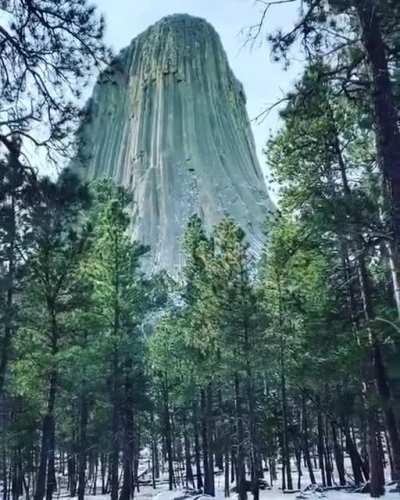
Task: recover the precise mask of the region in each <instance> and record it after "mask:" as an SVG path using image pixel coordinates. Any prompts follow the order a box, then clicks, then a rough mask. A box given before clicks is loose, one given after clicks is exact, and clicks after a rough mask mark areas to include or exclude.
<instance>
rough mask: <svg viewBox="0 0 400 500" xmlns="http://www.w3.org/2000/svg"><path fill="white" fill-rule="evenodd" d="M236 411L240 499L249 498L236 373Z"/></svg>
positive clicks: (240, 403)
mask: <svg viewBox="0 0 400 500" xmlns="http://www.w3.org/2000/svg"><path fill="white" fill-rule="evenodd" d="M234 384H235V413H236V488H237V493H238V500H246V499H247V489H246V468H245V455H244V449H243V446H244V429H243V415H242V398H241V394H240V382H239V376H238V375H237V374H235V377H234Z"/></svg>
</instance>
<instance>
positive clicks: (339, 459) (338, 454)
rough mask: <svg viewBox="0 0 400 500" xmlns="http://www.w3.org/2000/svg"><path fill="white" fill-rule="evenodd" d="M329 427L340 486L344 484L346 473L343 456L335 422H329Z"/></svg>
mask: <svg viewBox="0 0 400 500" xmlns="http://www.w3.org/2000/svg"><path fill="white" fill-rule="evenodd" d="M331 428H332V440H333V453H334V456H335V462H336V469H337V471H338V476H339V483H340V486H345V484H346V475H345V469H344V456H343V450H342V448H341V446H340V444H339V441H338V437H337V430H336V423H335V422H331Z"/></svg>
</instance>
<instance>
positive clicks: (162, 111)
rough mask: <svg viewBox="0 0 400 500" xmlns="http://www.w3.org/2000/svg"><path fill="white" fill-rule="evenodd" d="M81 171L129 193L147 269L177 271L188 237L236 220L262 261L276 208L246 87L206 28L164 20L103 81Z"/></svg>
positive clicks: (86, 127)
mask: <svg viewBox="0 0 400 500" xmlns="http://www.w3.org/2000/svg"><path fill="white" fill-rule="evenodd" d="M79 139H80V153H81V154H80V155H78V158H81V159H80V160H79V159H78V160H77V161H76V164H77V167H78V168H79V170H80V172H82V175H83V176H84V177H85V178H87V179H93V178H104V177H107V178H112V179H113V180H114V181H115V182H116V183H119V184H121V185H123V186H124V187H125V188H126V189H128V190H129V191H131V192H132V194H133V199H134V203H133V205H132V208H131V220H132V222H131V230H132V234H133V236H134V237H135V238H137V239H139V240H140V241H141V242H143V243H145V244H146V245H149V246H150V248H151V252H150V253H151V257H150V259H151V263H150V265H151V269H153V270H160V269H167V270H168V271H170V272H172V273H174V274H175V273H176V272H177V271H179V268H180V267H181V266H182V263H183V259H182V253H181V243H182V236H183V232H184V230H185V227H186V224H187V221H188V218H189V217H190V216H191V215H193V214H194V213H197V214H199V215H200V217H201V218H202V219H203V221H204V223H205V226H206V227H211V226H212V225H214V224H215V223H217V222H218V221H219V220H220V219H221V218H222V217H223V216H224V215H230V216H231V217H232V218H233V219H235V220H236V221H237V223H238V224H239V225H240V226H241V227H242V229H243V230H244V231H245V232H246V234H247V237H248V241H249V243H250V245H251V248H252V249H253V251H254V252H255V253H258V252H259V251H260V248H261V244H262V240H263V224H264V220H265V217H266V215H267V212H268V210H269V209H270V208H271V207H272V204H271V202H270V200H269V197H268V194H267V191H266V186H265V183H264V179H263V175H262V173H261V168H260V165H259V163H258V160H257V155H256V150H255V145H254V139H253V135H252V132H251V127H250V123H249V119H248V116H247V112H246V99H245V94H244V91H243V88H242V85H241V84H240V83H239V82H238V80H237V79H236V78H235V76H234V74H233V73H232V70H231V69H230V67H229V64H228V60H227V57H226V54H225V51H224V49H223V47H222V44H221V41H220V38H219V36H218V34H217V33H216V31H215V30H214V28H213V27H212V26H211V25H210V24H209V23H208V22H206V21H205V20H203V19H199V18H196V17H191V16H189V15H173V16H168V17H166V18H164V19H161V21H159V22H157V23H156V24H154V25H153V26H151V27H150V28H148V29H147V30H146V31H145V32H144V33H142V34H141V35H139V36H138V37H137V38H135V39H134V40H133V41H132V43H131V44H130V46H129V47H127V48H126V49H124V50H122V51H121V53H120V54H119V55H118V56H117V57H116V59H115V60H114V62H113V64H112V65H111V66H110V68H109V69H107V70H106V71H105V72H104V73H103V74H102V75H101V77H100V78H99V80H98V82H97V84H96V86H95V89H94V92H93V96H92V98H91V99H90V101H89V103H88V106H87V117H86V119H85V121H84V123H83V124H82V126H81V129H80V133H79Z"/></svg>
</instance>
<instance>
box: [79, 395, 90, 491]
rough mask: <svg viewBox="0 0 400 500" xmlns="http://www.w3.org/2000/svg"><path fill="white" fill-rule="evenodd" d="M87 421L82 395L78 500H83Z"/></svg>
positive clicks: (86, 410)
mask: <svg viewBox="0 0 400 500" xmlns="http://www.w3.org/2000/svg"><path fill="white" fill-rule="evenodd" d="M82 389H83V388H82ZM83 390H84V389H83ZM87 421H88V408H87V400H86V394H82V395H81V401H80V421H79V456H78V500H84V498H85V486H86V448H87V439H86V432H87Z"/></svg>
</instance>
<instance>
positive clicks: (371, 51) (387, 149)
mask: <svg viewBox="0 0 400 500" xmlns="http://www.w3.org/2000/svg"><path fill="white" fill-rule="evenodd" d="M354 5H355V8H356V11H357V15H358V18H359V20H360V25H361V31H362V41H363V45H364V48H365V52H366V54H367V57H368V62H369V65H370V68H371V73H372V81H373V89H372V92H371V97H372V100H373V104H374V112H375V134H376V143H377V161H378V164H379V167H380V169H381V172H382V174H383V178H384V184H385V187H386V186H387V189H386V192H388V195H389V198H390V199H389V203H388V204H387V205H388V206H387V207H386V208H387V209H389V210H390V212H391V221H392V230H393V237H394V238H393V239H394V248H395V252H396V255H395V256H394V261H395V262H396V272H397V273H398V272H399V248H400V132H399V128H398V122H397V120H398V115H397V107H396V103H395V98H394V95H393V86H392V83H391V80H390V72H389V66H388V58H387V54H386V45H385V42H384V40H383V36H382V30H381V25H380V18H379V6H378V2H377V1H376V0H354ZM396 281H397V282H398V281H399V280H398V279H397V280H396ZM394 289H395V292H396V289H397V287H396V286H394ZM396 303H399V304H400V298H399V297H396ZM398 465H399V474H400V463H399V464H398Z"/></svg>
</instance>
